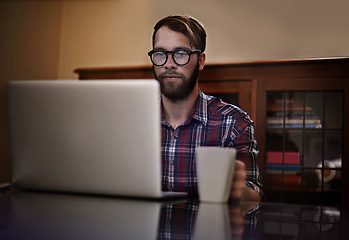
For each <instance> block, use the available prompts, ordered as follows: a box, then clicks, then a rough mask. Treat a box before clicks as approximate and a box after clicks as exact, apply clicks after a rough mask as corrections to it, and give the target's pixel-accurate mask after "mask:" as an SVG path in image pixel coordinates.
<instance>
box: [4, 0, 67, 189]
mask: <svg viewBox="0 0 349 240" xmlns="http://www.w3.org/2000/svg"><path fill="white" fill-rule="evenodd" d="M61 8H62V2H60V1H47V2H46V1H38V2H37V1H11V2H10V1H0V183H1V182H3V181H9V179H10V151H9V142H8V128H7V115H6V104H5V103H6V102H5V89H6V84H7V82H8V81H9V80H24V79H57V76H58V60H59V43H60V34H61V32H60V29H61Z"/></svg>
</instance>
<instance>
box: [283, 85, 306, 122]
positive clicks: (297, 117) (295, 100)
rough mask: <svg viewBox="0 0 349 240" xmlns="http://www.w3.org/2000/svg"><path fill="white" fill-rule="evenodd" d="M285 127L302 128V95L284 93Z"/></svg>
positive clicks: (298, 93) (300, 93) (301, 93)
mask: <svg viewBox="0 0 349 240" xmlns="http://www.w3.org/2000/svg"><path fill="white" fill-rule="evenodd" d="M284 104H285V110H286V111H285V127H286V128H303V122H304V93H303V92H286V93H285V101H284Z"/></svg>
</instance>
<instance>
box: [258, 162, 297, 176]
mask: <svg viewBox="0 0 349 240" xmlns="http://www.w3.org/2000/svg"><path fill="white" fill-rule="evenodd" d="M264 173H265V174H266V176H267V175H301V174H302V165H299V164H266V165H265V169H264Z"/></svg>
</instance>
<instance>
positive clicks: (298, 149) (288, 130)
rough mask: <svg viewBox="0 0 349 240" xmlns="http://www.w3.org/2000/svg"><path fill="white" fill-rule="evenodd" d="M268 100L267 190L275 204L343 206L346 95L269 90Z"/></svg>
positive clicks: (265, 167) (265, 165)
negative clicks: (295, 203)
mask: <svg viewBox="0 0 349 240" xmlns="http://www.w3.org/2000/svg"><path fill="white" fill-rule="evenodd" d="M266 98H267V99H266V124H265V126H266V144H265V164H264V186H265V191H266V194H267V195H269V199H271V200H275V201H282V202H298V203H312V204H314V203H319V204H323V203H326V204H332V203H333V204H338V201H340V199H341V197H340V196H341V191H342V175H343V174H342V173H343V171H342V156H343V114H344V91H331V90H326V91H267V93H266ZM339 204H340V203H339Z"/></svg>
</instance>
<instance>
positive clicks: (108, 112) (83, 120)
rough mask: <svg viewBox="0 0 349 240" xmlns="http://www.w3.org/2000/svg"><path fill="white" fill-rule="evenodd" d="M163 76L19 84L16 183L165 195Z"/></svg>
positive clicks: (13, 93)
mask: <svg viewBox="0 0 349 240" xmlns="http://www.w3.org/2000/svg"><path fill="white" fill-rule="evenodd" d="M159 93H160V89H159V84H158V82H157V81H155V80H104V81H103V80H96V81H77V80H71V81H68V80H57V81H11V82H9V84H8V88H7V98H8V111H9V124H10V145H11V157H12V182H13V184H14V185H16V186H18V187H21V188H28V189H35V190H49V191H64V192H76V193H89V194H103V195H104V194H106V195H121V196H130V197H146V198H162V197H169V196H183V195H185V193H169V192H166V193H165V192H162V191H161V159H160V158H161V156H160V145H161V140H160V137H161V133H160V131H161V130H160V104H159Z"/></svg>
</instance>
